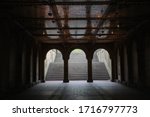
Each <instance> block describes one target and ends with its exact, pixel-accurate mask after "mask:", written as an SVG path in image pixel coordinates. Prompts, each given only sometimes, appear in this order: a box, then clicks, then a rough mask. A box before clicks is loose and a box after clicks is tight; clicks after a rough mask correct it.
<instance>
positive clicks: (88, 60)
mask: <svg viewBox="0 0 150 117" xmlns="http://www.w3.org/2000/svg"><path fill="white" fill-rule="evenodd" d="M92 58H93V57H92V56H88V57H87V62H88V66H87V67H88V80H87V82H93V77H92Z"/></svg>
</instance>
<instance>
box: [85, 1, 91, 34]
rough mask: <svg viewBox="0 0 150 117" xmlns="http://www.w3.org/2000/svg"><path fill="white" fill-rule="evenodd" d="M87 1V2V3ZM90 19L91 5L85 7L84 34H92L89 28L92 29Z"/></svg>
mask: <svg viewBox="0 0 150 117" xmlns="http://www.w3.org/2000/svg"><path fill="white" fill-rule="evenodd" d="M88 1H89V0H87V2H88ZM90 17H91V5H86V18H87V29H86V32H85V34H86V35H88V34H91V33H92V29H91V28H90V27H92V22H91V20H90V19H89V18H90Z"/></svg>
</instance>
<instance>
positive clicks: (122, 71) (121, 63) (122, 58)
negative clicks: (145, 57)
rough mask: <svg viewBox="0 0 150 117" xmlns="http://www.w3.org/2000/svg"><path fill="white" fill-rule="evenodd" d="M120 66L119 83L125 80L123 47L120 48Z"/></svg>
mask: <svg viewBox="0 0 150 117" xmlns="http://www.w3.org/2000/svg"><path fill="white" fill-rule="evenodd" d="M120 65H121V66H120V67H121V83H124V82H125V78H124V51H123V47H121V48H120Z"/></svg>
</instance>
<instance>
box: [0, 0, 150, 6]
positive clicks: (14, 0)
mask: <svg viewBox="0 0 150 117" xmlns="http://www.w3.org/2000/svg"><path fill="white" fill-rule="evenodd" d="M118 3H119V4H120V5H149V4H150V1H144V0H143V1H125V2H124V1H118ZM49 4H50V5H111V4H114V5H115V4H117V3H116V2H113V1H107V0H103V1H79V0H78V1H70V2H69V1H68V2H60V1H55V2H53V1H50V2H47V1H19V0H12V1H4V0H3V1H1V3H0V6H8V5H11V6H41V5H49Z"/></svg>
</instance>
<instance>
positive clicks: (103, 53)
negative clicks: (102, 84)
mask: <svg viewBox="0 0 150 117" xmlns="http://www.w3.org/2000/svg"><path fill="white" fill-rule="evenodd" d="M94 50H95V51H94V52H93V61H92V64H93V70H95V69H96V68H94V63H93V62H94V61H97V62H96V63H97V65H99V66H100V65H101V67H100V68H99V69H101V68H102V63H103V64H104V65H105V67H106V71H105V73H107V74H108V78H105V79H110V78H112V61H111V58H110V54H109V52H108V51H107V50H106V49H104V48H96V49H94ZM95 57H96V58H95ZM95 59H98V60H95ZM100 63H101V64H100ZM97 68H98V66H97ZM101 70H102V69H101ZM93 75H94V71H93ZM99 75H101V74H99ZM93 78H94V77H93ZM101 79H104V78H101Z"/></svg>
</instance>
